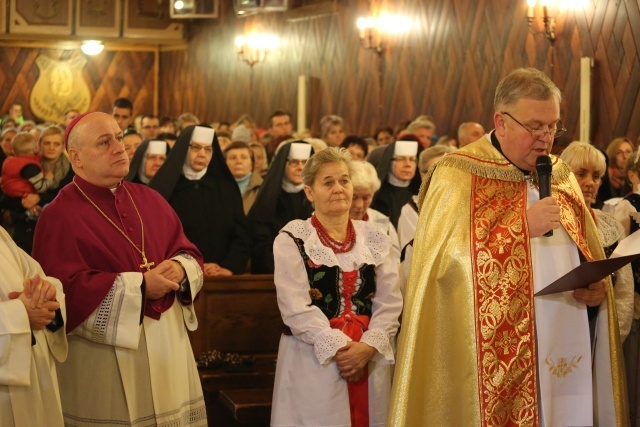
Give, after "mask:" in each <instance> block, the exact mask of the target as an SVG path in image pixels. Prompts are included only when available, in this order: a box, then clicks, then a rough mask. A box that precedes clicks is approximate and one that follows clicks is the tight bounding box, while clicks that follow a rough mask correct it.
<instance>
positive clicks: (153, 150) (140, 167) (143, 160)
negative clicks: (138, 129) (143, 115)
mask: <svg viewBox="0 0 640 427" xmlns="http://www.w3.org/2000/svg"><path fill="white" fill-rule="evenodd" d="M169 151H171V147H170V146H169V144H167V142H166V141H163V140H156V139H153V140H152V139H145V140H144V141H142V143H141V144H140V145H139V146H138V148H136V151H135V153H134V155H133V158H132V159H131V164H130V165H129V173H128V174H127V176H125V177H124V180H125V181H131V182H135V183H137V184H144V185H149V182H150V181H151V179H152V178H153V177H154V176H155V174H156V173H157V172H158V170H159V168H160V167H162V165H163V164H164V162H165V160H166V159H167V154H169Z"/></svg>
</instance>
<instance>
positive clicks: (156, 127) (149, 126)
mask: <svg viewBox="0 0 640 427" xmlns="http://www.w3.org/2000/svg"><path fill="white" fill-rule="evenodd" d="M159 127H160V126H151V125H147V126H142V129H158V128H159Z"/></svg>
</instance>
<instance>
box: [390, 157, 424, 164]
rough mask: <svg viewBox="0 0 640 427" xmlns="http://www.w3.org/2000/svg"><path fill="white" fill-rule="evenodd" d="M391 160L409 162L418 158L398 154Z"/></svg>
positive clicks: (413, 161)
mask: <svg viewBox="0 0 640 427" xmlns="http://www.w3.org/2000/svg"><path fill="white" fill-rule="evenodd" d="M391 160H393V161H396V162H398V163H404V162H409V163H415V162H417V161H418V158H417V157H415V156H412V157H410V156H398V157H394V158H392V159H391Z"/></svg>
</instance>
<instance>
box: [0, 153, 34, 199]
mask: <svg viewBox="0 0 640 427" xmlns="http://www.w3.org/2000/svg"><path fill="white" fill-rule="evenodd" d="M41 162H42V155H41V154H24V155H22V156H11V157H7V159H6V160H5V161H4V163H3V164H2V181H0V189H2V192H3V193H4V194H6V195H7V196H8V197H22V196H24V195H25V194H30V193H35V192H36V189H35V187H34V186H33V184H32V183H31V182H29V180H28V179H27V178H23V177H22V176H20V171H22V168H24V167H25V166H27V165H37V166H38V167H39V168H40V170H41V171H42V163H41Z"/></svg>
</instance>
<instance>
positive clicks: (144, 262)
mask: <svg viewBox="0 0 640 427" xmlns="http://www.w3.org/2000/svg"><path fill="white" fill-rule="evenodd" d="M155 264H156V263H155V262H149V261H147V256H146V255H145V254H142V264H140V268H146V269H147V271H151V267H153V266H154V265H155Z"/></svg>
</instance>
